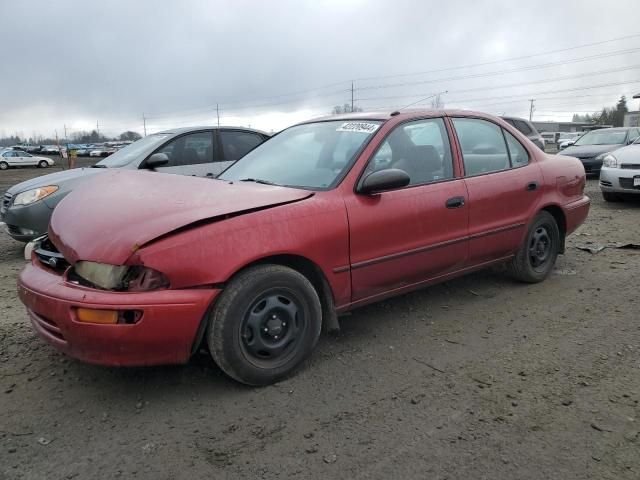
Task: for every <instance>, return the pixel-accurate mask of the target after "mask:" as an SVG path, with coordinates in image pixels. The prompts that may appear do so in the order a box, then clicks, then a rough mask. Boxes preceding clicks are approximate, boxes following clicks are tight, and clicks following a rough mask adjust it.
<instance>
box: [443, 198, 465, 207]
mask: <svg viewBox="0 0 640 480" xmlns="http://www.w3.org/2000/svg"><path fill="white" fill-rule="evenodd" d="M445 205H446V207H447V208H460V207H463V206H464V197H453V198H450V199H449V200H447V203H445Z"/></svg>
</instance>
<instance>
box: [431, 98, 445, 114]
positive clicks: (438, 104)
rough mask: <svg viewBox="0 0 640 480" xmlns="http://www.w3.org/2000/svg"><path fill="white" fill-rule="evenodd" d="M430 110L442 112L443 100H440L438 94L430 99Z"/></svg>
mask: <svg viewBox="0 0 640 480" xmlns="http://www.w3.org/2000/svg"><path fill="white" fill-rule="evenodd" d="M431 108H432V109H433V110H442V109H443V108H444V100H442V97H441V96H440V94H438V95H436V96H435V97H433V98H432V99H431Z"/></svg>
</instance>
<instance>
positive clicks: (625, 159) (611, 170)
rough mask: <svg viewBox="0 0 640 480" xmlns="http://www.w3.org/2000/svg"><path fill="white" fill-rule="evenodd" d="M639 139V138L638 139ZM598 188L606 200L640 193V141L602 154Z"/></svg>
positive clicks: (615, 199) (610, 200)
mask: <svg viewBox="0 0 640 480" xmlns="http://www.w3.org/2000/svg"><path fill="white" fill-rule="evenodd" d="M639 140H640V139H639ZM600 190H602V196H603V197H604V199H605V200H606V201H607V202H616V201H619V200H622V198H623V197H624V196H626V195H640V142H638V140H636V141H635V142H634V143H632V144H631V145H628V146H626V147H623V148H619V149H617V150H615V151H613V152H610V153H607V154H605V155H603V158H602V170H600Z"/></svg>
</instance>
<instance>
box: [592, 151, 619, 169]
mask: <svg viewBox="0 0 640 480" xmlns="http://www.w3.org/2000/svg"><path fill="white" fill-rule="evenodd" d="M596 160H602V166H603V167H608V168H618V159H617V158H616V157H615V156H614V155H613V154H611V153H603V154H602V155H598V156H597V157H596Z"/></svg>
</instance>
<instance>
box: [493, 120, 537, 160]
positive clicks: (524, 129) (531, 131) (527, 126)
mask: <svg viewBox="0 0 640 480" xmlns="http://www.w3.org/2000/svg"><path fill="white" fill-rule="evenodd" d="M500 118H502V119H503V120H504V121H505V122H507V123H508V124H510V125H512V126H514V127H516V128H517V129H518V130H520V132H521V133H524V134H525V135H526V136H527V138H528V139H529V140H531V141H532V142H533V143H534V144H535V145H536V147H538V148H539V149H540V150H542V151H543V152H544V145H545V141H544V138H543V137H542V135H540V134H539V133H538V130H536V127H534V126H533V124H532V123H531V122H530V121H529V120H526V119H524V118H518V117H500Z"/></svg>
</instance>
